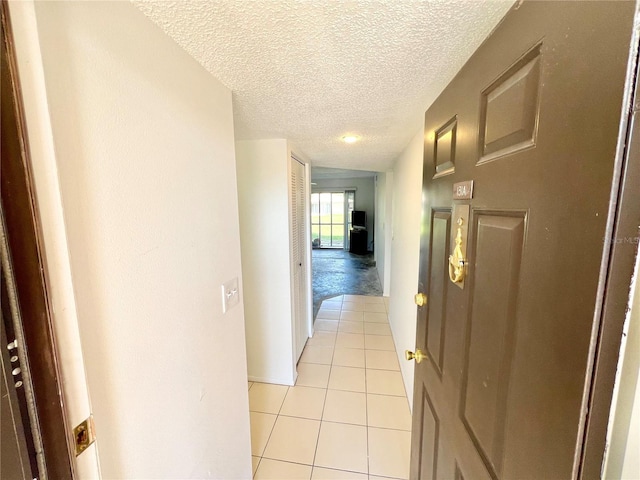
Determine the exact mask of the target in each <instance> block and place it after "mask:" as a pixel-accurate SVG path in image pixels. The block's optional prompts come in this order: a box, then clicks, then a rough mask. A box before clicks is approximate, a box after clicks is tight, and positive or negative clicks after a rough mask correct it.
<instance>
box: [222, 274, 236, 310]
mask: <svg viewBox="0 0 640 480" xmlns="http://www.w3.org/2000/svg"><path fill="white" fill-rule="evenodd" d="M239 303H240V290H239V289H238V277H236V278H233V279H231V280H229V281H226V282H224V283H223V284H222V313H227V311H228V310H229V309H230V308H233V307H235V306H236V305H237V304H239Z"/></svg>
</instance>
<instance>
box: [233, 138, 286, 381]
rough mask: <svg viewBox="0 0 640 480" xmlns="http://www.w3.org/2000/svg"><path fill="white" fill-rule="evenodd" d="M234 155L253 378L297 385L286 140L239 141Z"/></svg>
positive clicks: (248, 359) (250, 376) (248, 349)
mask: <svg viewBox="0 0 640 480" xmlns="http://www.w3.org/2000/svg"><path fill="white" fill-rule="evenodd" d="M236 155H237V162H238V165H237V169H238V196H239V205H240V234H241V243H242V270H243V277H244V287H245V291H246V292H250V293H249V297H248V298H249V299H250V300H249V301H247V302H246V306H245V309H246V310H245V321H246V339H247V364H248V373H249V379H250V380H254V381H260V382H267V383H280V384H284V385H293V383H294V381H295V378H296V371H295V362H294V360H293V357H294V352H293V329H292V307H291V304H292V297H291V269H290V263H291V261H290V254H291V248H290V244H289V194H288V192H289V190H288V184H289V161H290V160H289V159H290V155H289V150H288V147H287V141H286V140H284V139H274V140H250V141H239V142H237V143H236Z"/></svg>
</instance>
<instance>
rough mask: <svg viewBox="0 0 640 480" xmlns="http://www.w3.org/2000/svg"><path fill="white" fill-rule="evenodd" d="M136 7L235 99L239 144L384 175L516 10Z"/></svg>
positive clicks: (497, 6)
mask: <svg viewBox="0 0 640 480" xmlns="http://www.w3.org/2000/svg"><path fill="white" fill-rule="evenodd" d="M134 3H135V4H136V5H137V6H138V8H140V10H142V12H143V13H144V14H145V15H147V16H148V17H149V18H151V20H153V21H154V22H155V23H156V24H158V25H159V26H160V27H161V28H162V29H163V30H164V31H165V32H166V33H167V34H168V35H169V36H170V37H172V38H173V39H174V40H175V41H176V42H177V43H178V44H179V45H181V46H182V47H183V48H184V49H185V50H186V51H187V52H188V53H189V54H190V55H192V56H193V57H194V58H195V59H196V60H197V61H199V62H200V63H201V64H202V65H203V66H204V67H205V68H206V69H207V70H208V71H209V72H211V73H212V74H213V75H214V76H215V77H216V78H218V79H219V80H220V81H221V82H222V83H223V84H224V85H226V86H227V87H228V88H230V89H231V90H232V91H233V101H234V116H235V132H236V138H237V139H244V140H246V139H259V138H287V139H289V140H291V141H292V142H293V143H294V145H296V146H297V148H298V149H299V150H300V152H301V153H302V154H303V155H306V157H308V158H309V159H310V160H311V162H312V164H313V165H317V166H324V167H334V168H350V169H356V170H373V171H385V170H388V169H389V168H390V167H391V165H392V162H393V160H394V159H395V158H396V157H397V156H398V154H399V153H400V152H401V151H402V150H403V148H404V147H405V146H406V144H407V143H408V141H409V140H410V139H411V137H412V136H413V135H414V134H415V133H416V129H417V128H418V127H419V125H420V124H421V120H422V117H423V115H424V112H425V110H426V109H427V107H428V106H429V105H430V104H431V103H432V102H433V101H434V100H435V99H436V97H437V96H438V94H439V93H440V92H441V91H442V89H443V88H444V87H445V86H446V84H447V83H448V82H449V80H451V78H453V76H454V75H455V74H456V72H457V71H458V70H459V69H460V67H462V65H463V64H464V62H465V61H466V60H467V58H469V56H470V55H471V54H472V53H473V51H474V50H475V49H476V48H477V47H478V46H479V45H480V43H481V42H482V40H484V38H486V36H487V35H488V34H489V33H490V32H491V30H492V29H493V28H494V27H495V25H496V24H497V23H498V22H499V20H500V19H501V18H502V17H503V16H504V14H505V13H506V11H507V10H508V9H509V7H510V5H512V3H513V1H511V0H508V1H497V0H489V1H485V0H473V1H444V0H440V1H418V0H377V1H376V0H360V1H349V0H344V1H335V0H333V1H326V0H322V1H321V0H307V1H301V0H210V1H203V0H180V1H166V0H134ZM347 133H354V134H357V135H360V136H361V137H362V138H361V140H360V141H359V142H357V143H355V144H351V145H349V144H345V143H344V142H342V141H341V140H340V138H341V137H342V136H343V135H345V134H347Z"/></svg>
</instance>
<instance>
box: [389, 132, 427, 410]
mask: <svg viewBox="0 0 640 480" xmlns="http://www.w3.org/2000/svg"><path fill="white" fill-rule="evenodd" d="M423 138H424V137H423V129H422V127H420V130H419V131H418V132H417V133H416V135H415V136H414V137H413V139H412V140H411V141H410V142H409V144H408V145H407V147H406V148H405V149H404V151H403V152H402V154H400V156H399V157H398V159H397V160H396V161H395V163H394V167H393V222H392V225H393V233H392V241H391V288H390V293H391V295H390V297H391V298H390V299H389V322H390V324H391V331H392V332H393V339H394V342H395V344H396V351H397V352H398V357H399V361H400V370H401V372H402V377H403V379H404V384H405V388H406V390H407V396H408V398H409V403H410V404H411V403H412V402H413V367H414V363H413V362H407V361H406V360H405V359H404V356H403V355H404V351H405V350H407V349H408V350H414V348H415V344H416V305H415V304H414V303H413V296H414V295H415V294H416V293H417V291H418V271H419V261H420V219H421V214H422V200H421V199H422V150H423V146H424V141H423Z"/></svg>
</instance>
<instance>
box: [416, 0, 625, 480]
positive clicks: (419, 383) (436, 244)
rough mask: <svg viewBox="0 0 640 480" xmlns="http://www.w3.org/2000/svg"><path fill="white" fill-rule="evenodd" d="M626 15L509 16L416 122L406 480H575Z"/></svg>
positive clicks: (519, 10)
mask: <svg viewBox="0 0 640 480" xmlns="http://www.w3.org/2000/svg"><path fill="white" fill-rule="evenodd" d="M633 15H634V4H633V3H632V2H607V1H605V2H564V1H562V2H524V4H522V5H516V6H514V8H513V9H512V10H511V11H510V12H509V13H508V15H507V16H506V17H505V19H504V20H503V22H502V23H501V24H500V25H499V26H498V27H497V29H496V30H495V31H494V32H493V34H492V35H491V36H490V37H489V38H488V39H487V41H486V42H485V43H484V44H483V45H482V46H481V47H480V48H479V49H478V50H477V51H476V53H475V54H474V55H473V56H472V57H471V58H470V60H469V61H468V62H467V64H466V65H465V66H464V67H463V69H462V70H461V71H460V72H459V74H458V75H457V76H456V77H455V78H454V79H453V80H452V82H451V83H450V84H449V85H448V86H447V88H446V89H445V90H444V91H443V93H442V94H441V95H440V97H439V98H438V99H437V100H436V102H435V103H434V104H433V105H432V106H431V107H430V108H429V110H428V111H427V112H426V116H425V156H424V158H425V164H424V182H423V220H422V221H423V226H422V227H423V228H422V232H423V234H422V235H423V236H422V243H421V254H420V262H421V269H420V285H419V291H420V292H424V293H425V294H426V295H427V297H428V303H427V305H426V306H424V307H421V308H420V309H419V313H418V327H417V342H416V348H418V349H420V350H422V351H423V352H424V353H425V354H426V355H427V357H426V359H425V360H424V361H423V362H421V363H420V364H418V365H416V375H415V396H414V401H413V406H414V419H413V440H412V466H411V477H412V478H414V479H417V478H420V479H430V478H438V479H463V478H464V479H467V480H478V479H490V478H493V479H565V478H567V479H568V478H572V477H573V476H575V475H576V474H577V471H578V470H577V469H578V468H579V464H580V460H579V458H580V450H581V431H582V428H583V425H584V420H585V419H584V415H583V414H582V413H581V412H582V411H583V406H584V402H585V391H588V385H587V381H586V379H587V378H588V376H589V368H590V367H589V365H590V358H591V354H590V346H591V344H592V335H593V333H592V332H593V329H594V315H595V312H596V310H597V306H596V304H597V300H596V297H597V290H598V277H599V272H600V266H601V261H602V260H601V259H602V256H603V248H604V247H605V246H606V245H605V243H606V242H603V239H604V237H605V227H606V223H607V218H608V208H609V197H610V192H611V184H612V179H613V173H614V160H615V156H616V141H617V134H618V126H619V124H620V118H621V111H622V103H623V96H624V94H623V89H624V83H625V76H626V68H627V60H628V55H629V49H630V43H631V32H632V24H633ZM469 180H473V182H474V191H473V197H472V198H471V199H459V200H456V199H454V197H453V189H454V184H457V183H459V182H464V181H469ZM460 193H461V194H462V195H461V196H462V197H464V196H465V191H464V189H461V191H460ZM467 193H468V191H467ZM466 196H468V195H466ZM465 208H466V209H467V210H468V215H466V213H465ZM459 216H462V217H463V221H462V225H461V226H460V233H461V235H460V242H459V243H460V246H461V250H462V251H463V253H464V255H463V257H466V258H465V259H466V270H465V273H466V276H465V277H464V278H463V279H462V281H461V282H458V283H456V284H454V283H453V282H452V280H451V278H450V277H451V276H453V277H455V276H456V275H455V274H456V271H455V268H453V267H455V266H459V264H454V266H453V267H452V268H450V266H449V256H450V255H452V254H453V253H454V247H455V246H456V236H457V233H458V226H459V225H458V217H459ZM461 287H462V288H461ZM576 459H577V460H576Z"/></svg>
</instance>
